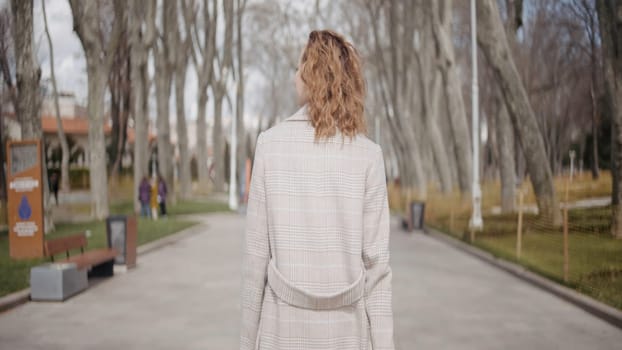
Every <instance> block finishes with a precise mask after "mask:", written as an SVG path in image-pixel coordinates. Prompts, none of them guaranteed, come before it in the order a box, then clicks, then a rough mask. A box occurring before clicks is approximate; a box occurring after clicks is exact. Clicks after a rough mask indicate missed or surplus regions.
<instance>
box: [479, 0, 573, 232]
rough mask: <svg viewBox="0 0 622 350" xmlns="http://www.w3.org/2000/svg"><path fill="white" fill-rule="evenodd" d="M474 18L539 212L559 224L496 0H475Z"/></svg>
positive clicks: (543, 153)
mask: <svg viewBox="0 0 622 350" xmlns="http://www.w3.org/2000/svg"><path fill="white" fill-rule="evenodd" d="M477 18H478V28H477V40H478V43H479V45H480V47H481V48H482V51H483V52H484V55H485V56H486V58H487V59H488V62H489V63H490V65H491V66H492V69H493V72H494V73H495V76H496V77H497V80H498V81H499V84H500V86H501V91H502V93H503V96H504V99H505V102H506V107H507V109H508V113H509V115H510V118H511V119H512V123H513V125H514V130H515V131H516V133H517V136H518V139H519V140H520V142H521V146H522V149H523V151H524V154H525V158H526V162H527V169H528V171H529V175H530V178H531V183H532V185H533V188H534V193H535V194H536V199H537V202H538V208H539V210H540V213H541V214H542V215H545V216H546V217H548V218H550V219H552V222H553V223H554V224H555V225H560V224H561V213H560V211H559V203H558V202H557V198H556V195H555V188H554V187H553V175H552V173H551V167H550V165H549V163H548V161H547V155H546V151H545V148H544V141H543V139H542V134H541V133H540V130H539V129H538V124H537V121H536V117H535V114H534V112H533V110H532V108H531V104H530V102H529V98H528V96H527V92H526V91H525V88H524V86H523V84H522V80H521V77H520V75H519V74H518V71H517V69H516V65H515V64H514V60H513V59H512V54H511V51H510V49H509V46H508V41H507V38H506V35H505V30H504V27H503V23H502V22H501V16H500V14H499V10H498V8H497V3H496V1H495V0H481V1H480V2H478V6H477Z"/></svg>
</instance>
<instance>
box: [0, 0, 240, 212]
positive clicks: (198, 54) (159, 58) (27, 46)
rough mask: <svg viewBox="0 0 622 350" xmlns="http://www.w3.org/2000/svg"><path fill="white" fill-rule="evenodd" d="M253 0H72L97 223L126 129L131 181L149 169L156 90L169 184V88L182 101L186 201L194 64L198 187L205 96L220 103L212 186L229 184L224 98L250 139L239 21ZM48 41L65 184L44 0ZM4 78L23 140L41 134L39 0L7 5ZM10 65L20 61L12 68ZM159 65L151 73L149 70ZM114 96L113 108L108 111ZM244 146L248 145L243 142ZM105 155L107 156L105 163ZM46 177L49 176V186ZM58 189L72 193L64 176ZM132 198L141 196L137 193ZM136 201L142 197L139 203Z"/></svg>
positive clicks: (203, 166)
mask: <svg viewBox="0 0 622 350" xmlns="http://www.w3.org/2000/svg"><path fill="white" fill-rule="evenodd" d="M246 2H247V0H203V1H199V0H167V1H162V2H157V1H156V0H133V1H123V0H102V1H81V0H69V5H70V8H71V12H72V16H73V28H74V32H75V33H76V35H77V36H78V38H79V40H80V42H81V44H82V49H83V51H84V57H85V59H86V73H87V76H88V100H87V114H88V118H89V130H88V134H89V138H88V142H89V149H90V152H89V153H90V159H89V164H90V170H91V171H90V184H91V195H92V213H93V215H94V217H96V218H98V219H101V218H104V217H106V216H107V215H108V207H109V203H108V180H109V176H111V177H112V178H113V179H114V178H116V175H118V172H119V168H120V163H121V157H122V155H123V153H124V151H125V146H126V144H127V142H126V141H127V129H128V125H132V126H133V128H134V130H135V141H134V154H133V164H134V169H133V173H134V182H135V186H136V188H137V187H138V184H139V183H140V179H141V178H142V177H143V176H144V175H147V174H148V170H149V169H148V164H149V162H150V156H149V155H150V147H149V136H148V130H149V127H148V125H149V106H150V103H149V102H150V101H149V96H150V89H151V86H152V85H153V86H154V90H155V104H156V108H155V112H156V113H155V114H156V122H155V130H156V133H157V135H156V136H157V155H158V159H157V163H158V167H159V170H158V171H159V172H160V173H161V174H162V175H163V177H164V178H165V179H166V181H167V183H169V184H171V186H172V185H173V184H174V181H173V173H174V171H173V169H174V166H175V164H173V162H174V157H173V154H174V150H173V148H172V144H171V124H170V121H169V120H170V119H169V107H170V106H169V101H170V100H171V95H172V92H173V91H174V98H175V104H176V113H175V114H176V123H175V124H176V128H177V130H176V132H177V143H178V147H179V148H178V151H179V164H178V166H179V168H178V169H179V189H177V190H175V189H172V191H171V192H172V193H177V194H179V196H181V197H182V198H188V197H189V196H190V193H191V175H190V159H191V155H190V150H189V147H188V127H187V122H186V119H187V116H186V115H185V105H184V97H185V87H186V77H187V74H188V71H189V67H194V70H195V72H196V75H197V84H198V86H197V87H198V96H197V101H196V103H197V107H198V108H197V110H198V115H197V116H196V120H197V127H196V130H194V131H195V132H196V139H197V149H196V154H197V161H198V164H197V165H198V166H197V168H198V177H199V184H200V185H201V186H204V187H205V186H207V182H208V179H209V174H208V164H207V157H206V155H207V139H206V138H207V137H208V135H207V122H206V116H207V114H208V112H207V111H206V109H207V106H208V98H209V97H213V99H214V101H213V104H212V105H213V106H214V111H213V115H214V128H213V132H212V135H209V136H211V137H213V138H214V142H213V144H214V168H215V174H216V175H215V188H216V190H217V191H223V190H224V184H225V154H224V152H225V148H224V143H225V142H224V135H223V123H222V113H223V104H224V103H225V101H227V102H229V104H228V106H229V107H230V108H229V110H230V111H232V112H235V118H236V119H237V122H238V128H237V133H238V135H239V136H238V139H239V140H242V141H245V140H246V138H244V137H242V135H244V134H245V132H246V131H245V129H244V126H243V124H242V122H243V118H242V115H243V104H244V99H243V98H244V93H243V92H244V80H243V78H244V71H243V67H244V65H243V52H242V50H243V41H242V21H243V15H244V9H245V7H246ZM41 5H42V10H43V15H44V21H45V30H46V37H47V41H48V43H49V46H48V47H49V57H50V65H51V73H52V76H51V80H52V86H53V94H54V96H55V97H56V114H57V117H58V130H59V138H60V140H61V146H62V149H63V152H62V153H63V161H62V167H61V168H62V176H61V178H62V179H63V180H64V181H67V180H68V178H69V176H67V169H68V156H69V151H68V147H67V140H66V137H65V135H64V134H63V130H62V124H61V121H60V112H59V108H58V91H57V88H56V79H55V78H56V77H55V74H54V59H53V57H54V56H53V55H54V54H53V47H52V39H51V37H50V33H49V31H48V28H47V16H46V13H45V1H41ZM1 22H2V28H0V29H2V33H1V34H3V40H2V45H1V46H2V49H3V50H2V52H1V56H2V62H1V63H2V74H3V77H4V80H5V85H6V86H7V87H8V90H9V91H10V93H11V96H14V98H13V99H12V102H13V104H14V107H15V111H16V115H17V117H18V121H19V123H20V125H21V129H22V134H21V135H22V138H39V137H41V122H40V112H39V110H40V105H41V96H40V88H39V86H40V84H41V82H40V80H41V70H40V68H39V65H38V63H37V62H36V59H35V57H34V55H33V42H32V40H33V0H25V1H22V0H15V1H12V2H11V8H10V11H9V9H4V10H3V18H2V21H1ZM13 61H14V62H15V65H14V67H13V64H12V63H13ZM150 64H153V66H154V67H155V72H156V73H155V74H153V75H151V74H150V73H149V66H150ZM232 82H235V83H236V86H237V90H236V91H235V96H236V99H235V104H233V103H231V96H230V91H229V90H230V89H231V83H232ZM106 101H109V103H110V108H108V109H106V108H105V103H106ZM106 111H108V112H109V115H110V118H111V120H112V133H111V140H110V143H109V147H108V149H107V148H106V142H105V139H104V125H105V123H106V122H107V120H106V117H107V116H106V113H105V112H106ZM242 144H243V146H244V143H243V142H242ZM244 151H246V148H245V147H239V148H238V157H237V159H238V162H239V164H240V165H239V166H238V169H244V168H243V167H242V164H244V160H245V159H246V155H245V154H243V152H244ZM107 155H109V156H110V158H111V160H110V161H109V162H108V161H107V159H106V158H107ZM46 183H47V182H46ZM62 187H63V188H64V189H68V182H65V183H63V185H62ZM134 197H136V196H134ZM136 205H137V206H138V203H136Z"/></svg>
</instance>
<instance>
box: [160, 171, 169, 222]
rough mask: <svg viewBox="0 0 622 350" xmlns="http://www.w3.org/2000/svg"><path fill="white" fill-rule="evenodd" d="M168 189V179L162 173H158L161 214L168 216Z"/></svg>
mask: <svg viewBox="0 0 622 350" xmlns="http://www.w3.org/2000/svg"><path fill="white" fill-rule="evenodd" d="M167 192H168V189H167V187H166V181H164V178H163V177H162V176H161V175H158V203H160V215H161V216H166V194H167Z"/></svg>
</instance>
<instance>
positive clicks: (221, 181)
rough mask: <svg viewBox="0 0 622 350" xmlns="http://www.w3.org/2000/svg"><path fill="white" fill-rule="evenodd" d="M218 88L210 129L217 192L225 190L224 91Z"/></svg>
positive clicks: (216, 89)
mask: <svg viewBox="0 0 622 350" xmlns="http://www.w3.org/2000/svg"><path fill="white" fill-rule="evenodd" d="M220 90H221V89H220V88H215V89H214V91H215V96H214V127H213V129H212V143H213V148H212V150H213V161H214V171H215V172H216V174H215V176H214V187H215V190H216V191H217V192H222V191H224V190H225V175H226V174H225V170H226V169H225V163H226V162H225V159H226V156H227V155H226V154H225V147H224V145H225V137H224V134H223V129H222V102H223V98H224V92H221V91H220Z"/></svg>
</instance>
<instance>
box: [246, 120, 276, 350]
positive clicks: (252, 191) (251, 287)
mask: <svg viewBox="0 0 622 350" xmlns="http://www.w3.org/2000/svg"><path fill="white" fill-rule="evenodd" d="M262 142H263V132H262V133H260V134H259V136H258V137H257V144H256V147H255V156H254V161H253V168H252V172H251V182H250V188H249V193H248V204H247V207H246V229H245V235H244V251H243V261H242V305H241V306H242V317H241V318H242V320H241V334H240V349H241V350H249V349H250V350H252V349H254V346H255V342H256V341H257V333H258V328H259V319H260V316H261V305H262V303H263V297H264V287H265V285H266V281H267V266H268V262H269V258H270V247H269V241H268V217H267V210H266V188H265V181H264V154H263V148H264V145H263V143H262Z"/></svg>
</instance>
